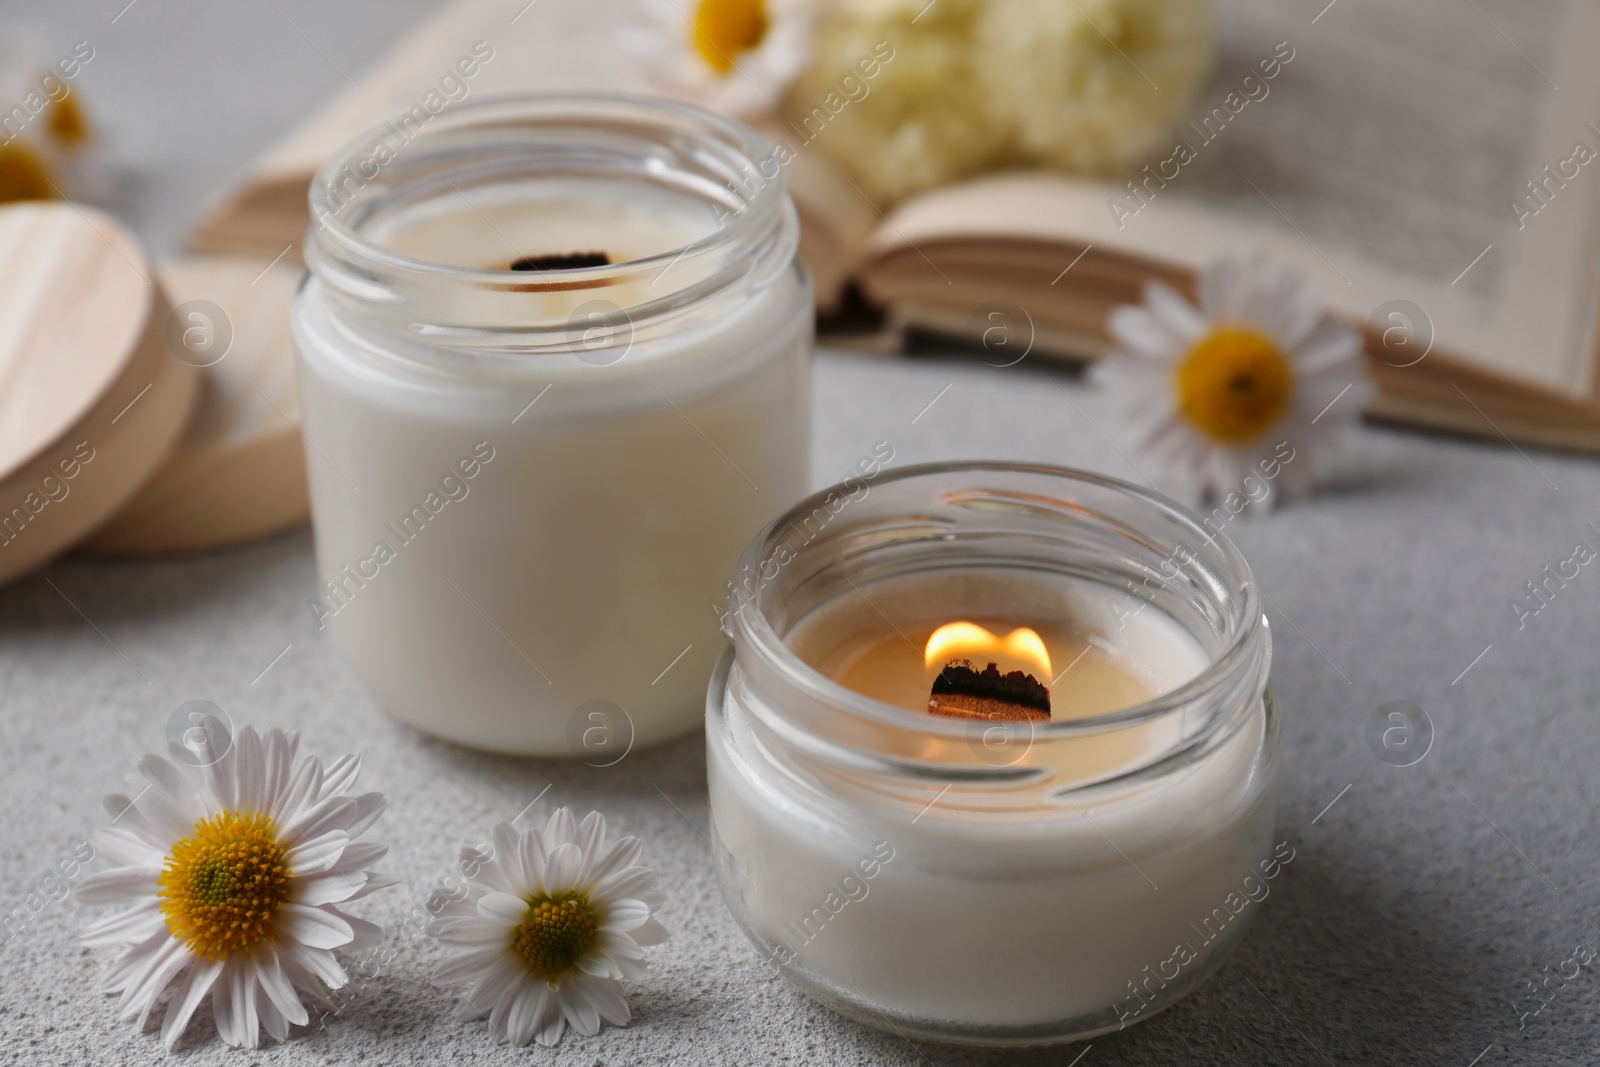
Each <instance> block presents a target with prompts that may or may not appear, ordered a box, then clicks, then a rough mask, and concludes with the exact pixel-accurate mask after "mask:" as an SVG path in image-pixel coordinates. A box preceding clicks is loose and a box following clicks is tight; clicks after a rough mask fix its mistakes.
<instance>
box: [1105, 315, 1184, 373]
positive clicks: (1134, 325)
mask: <svg viewBox="0 0 1600 1067" xmlns="http://www.w3.org/2000/svg"><path fill="white" fill-rule="evenodd" d="M1106 322H1107V327H1108V328H1109V329H1110V331H1111V336H1113V337H1115V338H1116V339H1117V341H1118V342H1119V343H1120V344H1121V345H1122V346H1123V348H1125V349H1126V350H1128V351H1129V352H1131V353H1132V354H1133V355H1136V356H1142V357H1144V358H1145V359H1149V360H1153V361H1155V362H1158V363H1170V362H1172V361H1173V360H1174V359H1176V358H1177V357H1178V355H1179V353H1180V352H1181V351H1182V346H1181V345H1180V344H1179V343H1178V341H1177V339H1176V338H1174V337H1173V336H1172V335H1170V334H1169V333H1167V331H1166V330H1165V329H1164V328H1163V327H1162V325H1161V323H1160V322H1158V321H1157V320H1156V318H1155V316H1153V315H1151V314H1150V313H1149V312H1147V311H1145V310H1144V309H1143V308H1134V307H1119V308H1117V309H1116V310H1115V311H1113V312H1112V313H1111V317H1110V318H1109V319H1107V320H1106Z"/></svg>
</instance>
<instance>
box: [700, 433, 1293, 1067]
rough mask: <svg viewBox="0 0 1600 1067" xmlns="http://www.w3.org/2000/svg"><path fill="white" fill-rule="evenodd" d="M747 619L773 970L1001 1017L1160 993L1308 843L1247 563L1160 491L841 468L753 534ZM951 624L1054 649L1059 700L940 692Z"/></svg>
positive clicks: (1207, 954)
mask: <svg viewBox="0 0 1600 1067" xmlns="http://www.w3.org/2000/svg"><path fill="white" fill-rule="evenodd" d="M968 624H970V626H969V625H968ZM724 628H725V630H726V631H727V633H728V634H729V636H730V637H731V638H732V641H733V647H732V648H731V649H730V650H729V652H728V653H727V654H726V655H725V656H724V657H723V660H722V662H721V663H720V664H719V665H718V668H717V672H716V674H715V675H714V676H713V680H712V684H711V689H710V693H709V696H708V699H707V744H708V749H709V778H710V795H711V816H712V824H713V827H714V840H715V843H716V853H717V857H718V866H719V876H720V880H721V885H722V890H723V895H724V897H725V899H726V900H727V902H728V904H729V907H730V908H731V909H732V911H733V914H734V916H735V918H736V919H737V921H738V922H739V924H740V926H741V927H743V929H744V930H745V932H746V934H747V935H748V936H749V937H750V939H751V940H752V941H753V942H754V943H755V945H756V947H757V949H758V951H759V952H760V954H761V956H762V959H763V960H764V961H765V964H766V965H767V966H768V967H769V968H770V969H771V971H772V972H773V973H775V974H782V975H783V976H784V977H786V978H787V979H789V980H790V981H792V982H794V983H795V984H796V985H798V986H799V987H800V988H802V989H804V990H805V991H806V992H808V993H810V994H811V995H813V996H814V997H816V998H817V999H819V1000H821V1001H822V1002H824V1003H826V1004H828V1005H830V1006H832V1007H834V1008H835V1009H837V1010H839V1011H841V1012H843V1013H845V1014H847V1015H850V1016H852V1017H854V1018H856V1019H858V1020H860V1021H862V1022H865V1023H867V1024H869V1025H873V1026H878V1027H887V1028H892V1029H895V1030H898V1031H899V1032H901V1033H903V1034H912V1035H923V1036H926V1037H930V1038H934V1039H938V1040H944V1041H956V1042H966V1043H977V1044H995V1045H1006V1044H1042V1043H1050V1042H1056V1041H1066V1040H1073V1039H1077V1038H1082V1037H1087V1036H1090V1035H1093V1034H1096V1033H1101V1032H1104V1031H1107V1030H1114V1029H1118V1028H1119V1027H1122V1026H1126V1025H1128V1024H1129V1023H1130V1022H1133V1021H1135V1020H1141V1019H1145V1018H1148V1017H1149V1016H1150V1015H1152V1014H1154V1013H1155V1012H1157V1011H1159V1010H1161V1009H1162V1008H1164V1007H1166V1006H1168V1005H1170V1004H1172V1003H1173V1002H1174V1001H1176V1000H1178V999H1179V998H1180V997H1182V996H1184V995H1185V994H1186V993H1188V992H1189V991H1190V990H1192V989H1194V988H1195V987H1196V986H1198V985H1199V984H1200V983H1201V982H1202V981H1204V980H1205V978H1206V977H1207V976H1208V975H1209V974H1210V973H1211V972H1212V971H1213V970H1214V969H1215V968H1216V967H1217V966H1218V965H1219V964H1220V963H1221V961H1222V959H1223V958H1224V956H1225V955H1226V953H1227V952H1228V950H1229V949H1230V948H1232V946H1233V945H1234V944H1235V943H1236V942H1237V940H1238V938H1239V935H1240V933H1241V931H1242V930H1243V929H1244V927H1245V926H1246V924H1247V923H1248V921H1249V920H1250V918H1251V917H1252V916H1253V915H1254V912H1255V910H1259V905H1258V904H1257V903H1256V902H1257V901H1259V900H1260V899H1261V898H1262V897H1264V896H1265V894H1266V892H1267V891H1268V887H1269V883H1270V880H1271V879H1272V878H1273V877H1275V876H1276V875H1277V874H1278V873H1279V871H1280V870H1281V867H1282V864H1283V863H1284V862H1287V861H1288V860H1290V859H1292V858H1293V853H1292V850H1288V851H1287V852H1285V851H1284V849H1282V848H1278V849H1275V848H1274V845H1273V841H1272V836H1273V835H1272V831H1273V825H1274V818H1275V812H1276V798H1277V766H1278V739H1279V725H1278V713H1277V711H1276V709H1275V707H1274V704H1273V700H1272V697H1271V694H1270V691H1269V690H1268V688H1267V674H1268V665H1269V661H1270V658H1271V642H1270V638H1269V634H1268V630H1267V623H1266V619H1265V617H1264V616H1263V614H1262V608H1261V603H1260V596H1259V594H1258V592H1257V591H1256V588H1255V585H1254V583H1253V580H1252V578H1251V574H1250V569H1249V567H1248V565H1247V564H1246V563H1245V561H1244V559H1243V558H1242V557H1241V556H1240V554H1239V552H1238V550H1237V549H1236V548H1234V546H1233V545H1232V544H1231V543H1229V542H1228V541H1227V540H1226V539H1224V538H1222V537H1220V536H1217V535H1214V534H1212V533H1211V532H1210V531H1208V530H1207V529H1206V528H1205V527H1204V526H1202V525H1201V522H1200V520H1199V518H1198V517H1197V516H1195V515H1194V514H1193V513H1191V512H1190V511H1188V510H1186V509H1184V508H1182V507H1180V506H1178V505H1176V504H1174V503H1172V502H1170V501H1168V500H1166V499H1164V498H1162V497H1159V496H1157V495H1155V494H1152V493H1149V492H1146V491H1144V490H1141V489H1139V488H1137V487H1135V486H1132V485H1128V484H1126V483H1123V482H1118V481H1115V480H1112V479H1108V478H1101V477H1097V476H1095V475H1090V474H1084V473H1080V472H1075V471H1070V470H1064V469H1060V468H1053V467H1020V466H1007V465H1001V464H965V465H962V464H952V465H932V466H922V467H912V468H907V469H903V470H900V471H897V472H895V473H892V474H891V473H886V474H883V475H881V476H880V477H878V478H877V479H875V480H862V481H861V482H860V484H858V485H856V486H854V487H844V486H841V487H836V488H835V489H832V490H828V491H825V492H824V493H821V494H818V495H817V496H815V497H812V498H811V499H809V500H806V501H804V502H803V503H801V504H799V505H798V506H796V507H795V508H794V509H793V510H792V511H790V512H789V513H788V514H786V515H784V516H782V517H781V518H779V519H777V520H776V521H775V522H774V523H772V524H771V525H770V526H769V527H768V528H767V529H766V531H765V532H764V533H763V534H762V535H761V536H760V537H758V538H757V539H756V540H755V542H754V543H753V544H751V545H750V547H749V548H748V549H746V551H745V554H744V557H743V560H742V562H741V564H740V567H739V570H738V572H737V576H736V579H735V581H734V586H733V595H732V597H731V599H730V602H729V610H728V612H727V613H726V614H725V616H724ZM1008 630H1009V631H1010V632H1009V634H1007V631H1008ZM990 631H992V633H991V632H990ZM952 632H955V633H958V634H959V633H963V632H965V633H972V634H978V635H980V636H979V637H976V638H973V640H977V641H988V643H987V644H985V645H984V646H983V647H982V648H978V649H975V650H974V654H973V656H972V658H973V659H974V660H978V658H979V657H980V656H985V655H986V654H987V658H990V660H991V662H992V661H993V659H994V658H1000V659H1002V660H1003V659H1004V658H1005V657H1006V656H1008V655H1013V654H1014V655H1017V656H1021V657H1023V658H1024V659H1028V660H1030V662H1032V663H1036V664H1037V666H1036V667H1029V668H1028V670H1029V673H1030V676H1031V675H1033V674H1037V675H1039V676H1041V677H1039V678H1038V681H1039V682H1040V685H1041V687H1047V688H1048V691H1049V699H1048V702H1047V703H1048V708H1049V710H1048V713H1047V717H1043V718H1041V717H1039V716H1038V715H1037V714H1035V715H1034V716H1033V717H1029V718H1022V719H1005V720H1001V719H998V718H993V717H990V716H989V715H987V714H986V715H978V716H973V717H966V718H957V717H952V716H951V715H949V714H946V713H934V712H933V711H930V707H931V706H933V705H934V704H937V703H938V702H939V701H941V700H944V699H946V698H944V697H940V696H939V695H938V690H937V688H935V689H934V690H933V693H932V695H931V696H930V689H929V678H930V677H948V675H946V674H941V673H938V672H940V670H941V664H940V662H939V659H940V658H942V657H941V656H939V655H938V653H937V650H936V649H935V647H934V646H935V645H938V643H939V641H940V640H942V638H939V637H938V636H937V635H939V634H941V633H943V634H944V635H946V636H948V635H949V634H950V633H952ZM999 635H1006V636H1005V637H1004V638H1003V639H1002V638H1001V637H1000V636H999ZM990 638H992V640H989V639H990ZM1030 658H1031V659H1030ZM946 666H947V667H948V668H949V669H954V668H955V667H956V664H954V663H951V664H948V665H946ZM979 667H980V669H981V661H980V662H979ZM930 670H931V671H932V672H934V673H932V674H930V673H929V671H930ZM1001 670H1004V665H1002V667H1001ZM1016 677H1020V675H1017V676H1016Z"/></svg>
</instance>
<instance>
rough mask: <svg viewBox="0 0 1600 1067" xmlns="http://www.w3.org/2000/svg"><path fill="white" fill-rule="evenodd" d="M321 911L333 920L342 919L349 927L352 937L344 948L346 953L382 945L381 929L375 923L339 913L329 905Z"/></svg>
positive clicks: (345, 913)
mask: <svg viewBox="0 0 1600 1067" xmlns="http://www.w3.org/2000/svg"><path fill="white" fill-rule="evenodd" d="M322 910H323V911H326V912H327V913H329V914H330V915H332V916H334V917H335V918H339V919H343V920H344V921H345V922H346V923H348V924H349V925H350V931H351V933H352V935H353V936H352V937H351V939H350V943H349V944H348V945H346V946H344V947H345V949H346V951H350V952H360V951H361V950H362V949H366V948H371V947H372V946H374V945H378V944H382V943H383V927H381V926H379V925H378V924H377V923H375V922H368V921H367V920H366V919H361V918H357V917H356V916H354V915H351V914H349V913H347V912H343V911H340V910H339V909H338V908H336V907H334V906H333V905H331V904H329V905H326V906H324V907H323V909H322Z"/></svg>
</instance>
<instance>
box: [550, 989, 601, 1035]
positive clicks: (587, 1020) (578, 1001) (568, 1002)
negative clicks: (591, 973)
mask: <svg viewBox="0 0 1600 1067" xmlns="http://www.w3.org/2000/svg"><path fill="white" fill-rule="evenodd" d="M589 981H590V979H589V978H588V977H587V976H579V977H574V978H573V979H572V981H570V982H568V983H567V984H566V985H565V986H563V987H562V990H561V992H562V996H561V997H560V998H559V999H560V1002H561V1014H563V1015H565V1016H566V1017H567V1022H568V1024H569V1025H571V1027H572V1028H573V1029H574V1030H576V1031H577V1032H578V1033H580V1034H582V1035H584V1036H585V1037H593V1036H594V1035H595V1034H598V1033H599V1032H600V1013H599V1012H598V1011H597V1010H595V1006H594V1005H593V1004H592V1003H590V1001H589V989H588V985H589ZM601 981H604V979H601Z"/></svg>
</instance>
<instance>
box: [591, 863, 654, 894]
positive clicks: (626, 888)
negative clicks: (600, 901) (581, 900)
mask: <svg viewBox="0 0 1600 1067" xmlns="http://www.w3.org/2000/svg"><path fill="white" fill-rule="evenodd" d="M655 882H656V872H655V871H653V870H651V869H650V868H649V867H625V868H623V869H622V870H620V871H618V872H617V873H616V874H613V875H610V876H609V877H607V878H605V879H604V880H603V881H601V882H600V884H599V885H597V886H595V890H594V891H595V893H597V894H598V895H600V896H602V897H611V898H616V897H633V898H636V897H638V895H639V894H640V893H643V892H646V891H648V890H649V889H650V887H651V886H653V885H655Z"/></svg>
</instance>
